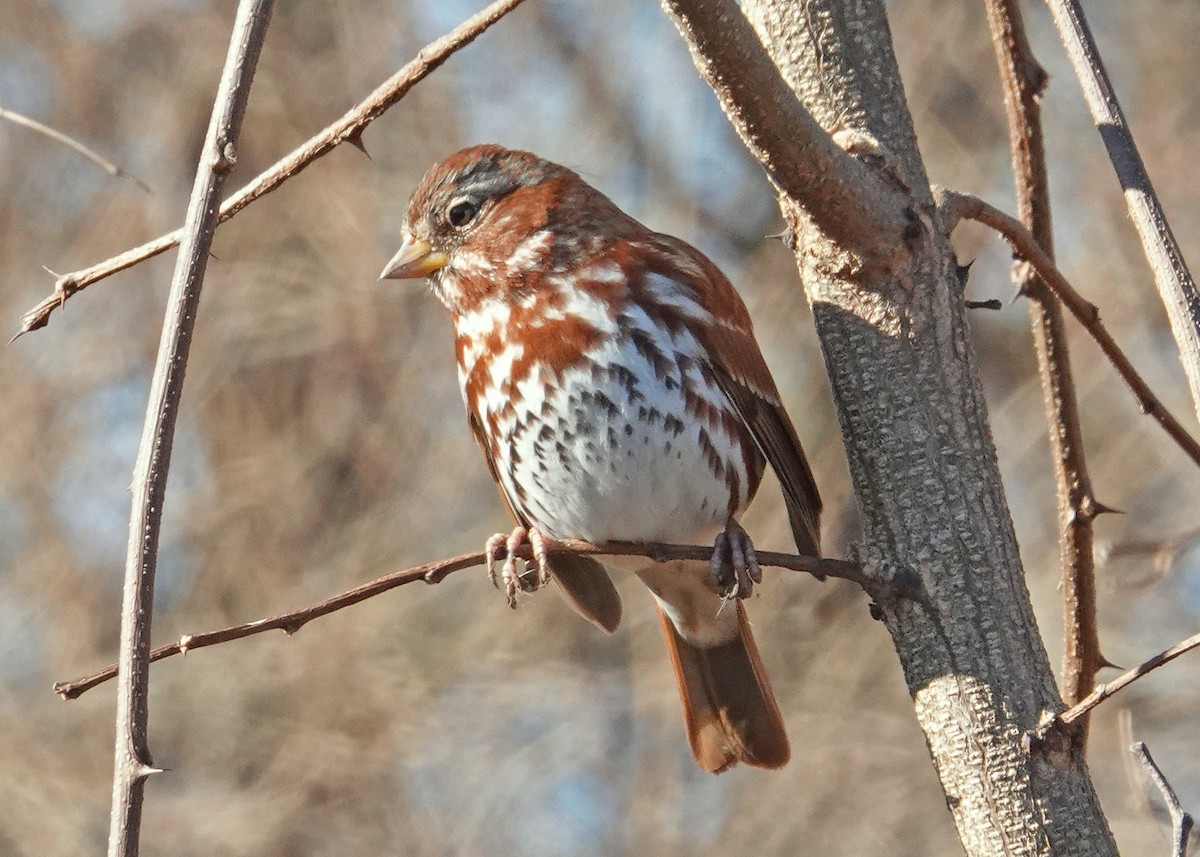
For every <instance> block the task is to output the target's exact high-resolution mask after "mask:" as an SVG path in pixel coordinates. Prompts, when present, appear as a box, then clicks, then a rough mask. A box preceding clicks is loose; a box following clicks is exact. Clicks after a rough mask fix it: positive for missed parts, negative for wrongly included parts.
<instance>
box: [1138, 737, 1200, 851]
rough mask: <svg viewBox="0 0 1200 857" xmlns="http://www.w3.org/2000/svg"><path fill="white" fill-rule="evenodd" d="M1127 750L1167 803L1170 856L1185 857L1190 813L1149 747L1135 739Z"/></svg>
mask: <svg viewBox="0 0 1200 857" xmlns="http://www.w3.org/2000/svg"><path fill="white" fill-rule="evenodd" d="M1129 752H1131V753H1133V754H1134V755H1135V756H1137V757H1138V761H1140V762H1141V763H1142V767H1143V768H1144V769H1145V771H1146V774H1147V775H1148V776H1149V777H1150V780H1151V782H1153V783H1154V785H1155V787H1156V788H1157V789H1158V793H1159V794H1160V795H1162V799H1163V803H1165V804H1166V805H1167V812H1169V813H1170V814H1171V840H1172V850H1171V857H1187V850H1188V839H1189V838H1190V837H1191V833H1192V825H1193V824H1194V823H1195V822H1194V821H1193V819H1192V816H1191V814H1190V813H1187V812H1184V809H1183V806H1182V805H1181V804H1180V803H1179V796H1178V795H1176V794H1175V789H1173V788H1171V784H1170V783H1169V782H1167V778H1166V776H1165V775H1164V774H1163V772H1162V770H1161V769H1160V768H1159V767H1158V765H1157V764H1155V762H1154V757H1153V756H1151V755H1150V748H1148V747H1147V746H1146V745H1145V744H1144V743H1143V742H1141V741H1136V742H1134V744H1133V745H1132V746H1131V747H1130V748H1129Z"/></svg>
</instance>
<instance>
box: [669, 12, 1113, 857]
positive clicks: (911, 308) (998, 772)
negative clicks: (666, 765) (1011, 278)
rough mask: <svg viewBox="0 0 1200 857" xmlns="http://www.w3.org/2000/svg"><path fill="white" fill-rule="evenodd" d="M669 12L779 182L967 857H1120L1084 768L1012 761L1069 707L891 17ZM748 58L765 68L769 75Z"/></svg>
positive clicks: (875, 547) (929, 736) (897, 634)
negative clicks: (834, 145) (1059, 685)
mask: <svg viewBox="0 0 1200 857" xmlns="http://www.w3.org/2000/svg"><path fill="white" fill-rule="evenodd" d="M663 1H664V5H665V6H666V8H667V9H668V11H669V12H670V13H671V14H672V15H674V16H675V17H676V21H677V24H678V25H679V28H680V30H681V32H682V34H683V35H684V37H685V38H686V39H688V41H689V43H690V46H691V49H692V52H693V58H694V59H695V62H696V65H697V68H698V69H699V71H700V72H701V74H702V75H703V76H704V77H705V79H707V80H708V81H709V82H710V83H711V84H712V85H713V87H714V89H716V91H717V94H718V96H719V97H720V98H721V100H722V103H723V105H724V106H725V109H726V112H727V114H728V115H729V117H730V119H731V121H732V122H733V124H734V126H735V127H736V128H737V129H738V130H739V132H740V133H741V134H742V136H743V139H744V140H745V141H746V142H747V144H748V145H749V146H750V148H751V151H752V152H753V153H754V154H755V155H756V156H757V157H758V158H759V160H760V161H761V162H762V163H763V164H764V165H765V166H766V167H767V169H768V170H769V171H771V172H772V175H773V177H775V180H776V185H777V188H778V190H779V203H780V208H781V210H782V213H783V216H784V219H785V221H786V222H787V223H788V225H789V227H790V229H791V232H792V235H793V236H794V241H793V242H792V248H793V250H794V253H795V258H796V263H797V267H798V269H799V273H800V282H801V283H802V284H803V287H804V289H805V291H806V293H807V295H808V298H809V301H810V303H811V304H812V308H813V318H814V322H815V324H816V328H817V334H818V337H819V338H820V342H821V348H822V350H823V352H824V356H825V365H826V368H827V370H828V372H829V378H830V385H831V388H832V391H833V398H834V404H835V406H836V409H837V412H838V418H839V421H840V423H841V428H842V435H843V439H844V440H845V447H846V454H847V460H848V462H849V465H850V472H851V476H852V478H853V481H854V488H855V496H856V498H857V501H858V506H859V508H860V509H861V511H862V517H863V538H862V541H861V543H860V544H859V546H858V558H859V559H860V560H861V564H862V567H863V571H864V573H865V574H866V575H867V576H868V577H871V578H874V579H876V580H896V579H898V578H910V579H912V580H913V581H914V583H913V585H914V587H917V588H920V589H922V590H923V592H922V594H923V598H921V599H895V600H893V601H888V602H884V603H882V604H880V610H879V613H880V615H881V616H882V618H883V620H884V622H885V623H886V625H887V628H888V631H889V633H890V634H891V636H892V641H893V644H894V646H895V648H896V652H897V654H898V655H899V658H900V662H901V665H902V666H903V669H904V674H905V680H906V682H907V684H908V687H909V690H910V692H911V693H912V695H913V699H914V706H915V714H916V717H917V720H918V723H919V724H920V726H921V729H922V731H923V732H924V734H925V738H926V742H927V744H928V747H929V751H930V754H931V756H932V759H933V763H934V767H935V769H936V770H937V772H938V775H939V777H940V779H941V784H942V788H943V790H944V791H945V794H946V803H947V805H948V806H949V807H950V811H951V814H952V816H953V818H954V822H955V825H956V827H957V829H958V834H959V837H960V839H961V841H962V844H963V847H964V849H965V851H966V852H967V853H968V854H970V855H973V857H974V855H985V854H986V855H993V854H1005V855H1030V857H1032V855H1035V854H1047V853H1053V854H1056V855H1068V854H1070V855H1076V854H1077V855H1084V854H1086V855H1110V854H1115V853H1116V845H1115V842H1114V841H1113V838H1112V834H1111V831H1109V829H1108V825H1107V822H1106V820H1105V818H1104V815H1103V812H1102V810H1101V807H1100V804H1099V801H1098V799H1097V798H1096V794H1095V789H1094V787H1093V786H1092V783H1091V780H1090V778H1089V776H1088V773H1087V767H1086V765H1085V764H1083V763H1082V762H1078V763H1076V764H1072V765H1046V764H1043V763H1042V762H1041V760H1040V759H1037V758H1035V757H1033V756H1031V755H1030V754H1028V753H1026V752H1024V751H1023V749H1022V747H1021V743H1020V736H1021V735H1023V734H1025V733H1026V732H1027V731H1028V730H1030V729H1032V728H1034V727H1035V726H1036V725H1037V723H1038V722H1039V719H1040V717H1041V713H1042V712H1044V711H1049V710H1058V708H1059V707H1061V704H1062V703H1061V699H1060V698H1059V696H1058V693H1057V689H1056V688H1055V686H1054V681H1053V675H1052V673H1051V670H1050V665H1049V660H1048V658H1047V656H1046V651H1045V647H1044V645H1043V643H1042V640H1041V638H1040V636H1039V635H1038V632H1037V626H1036V622H1035V620H1034V617H1033V610H1032V607H1031V605H1030V603H1029V598H1028V593H1027V590H1026V587H1025V585H1024V580H1023V570H1022V568H1021V562H1020V557H1019V554H1018V552H1017V547H1016V538H1015V534H1014V533H1013V528H1012V519H1011V516H1010V515H1009V514H1008V509H1007V504H1006V501H1005V498H1004V492H1003V486H1002V484H1001V480H1000V475H999V470H998V467H997V464H996V454H995V447H994V443H993V441H992V439H991V436H990V434H989V432H988V428H987V414H986V404H985V402H984V399H983V393H982V390H981V385H980V381H979V377H978V372H977V369H976V367H975V358H974V355H973V353H972V350H971V346H970V342H969V337H968V330H967V322H966V318H965V306H964V304H963V301H962V298H961V289H960V287H959V282H958V266H957V262H956V260H955V258H954V253H953V248H952V246H951V244H950V241H949V235H948V232H947V231H946V230H945V228H944V227H943V225H942V223H941V222H940V221H939V218H938V212H937V209H936V206H935V203H934V199H933V194H932V190H931V188H930V186H929V180H928V177H927V175H926V173H925V167H924V164H923V162H922V161H921V156H920V152H919V150H918V148H917V145H916V135H915V132H914V130H913V126H912V117H911V115H910V113H909V111H908V107H907V104H906V100H905V95H904V91H903V86H902V83H901V81H900V75H899V71H898V69H897V66H896V59H895V55H894V52H893V49H892V44H891V40H890V28H889V26H888V21H887V11H886V6H885V3H884V2H883V0H859V2H856V3H845V2H841V0H744V2H742V3H741V4H740V7H739V4H737V3H734V2H732V0H723V2H722V1H721V0H663ZM743 12H744V15H745V18H746V19H748V21H749V22H750V24H751V25H752V27H753V29H754V31H755V32H756V33H757V36H758V40H759V41H758V43H757V44H755V43H754V41H753V40H752V39H750V38H747V36H746V33H747V28H746V21H745V20H743V18H742V15H743ZM759 45H761V46H763V47H765V48H766V51H767V53H768V54H769V57H770V61H771V63H772V64H773V65H774V66H775V68H776V69H777V70H778V71H777V72H775V71H770V73H769V75H768V74H767V72H765V71H763V70H762V69H761V66H762V65H763V64H764V63H763V60H762V57H761V55H760V54H761V51H760V48H759ZM780 78H782V80H783V81H785V82H786V86H787V88H788V89H790V91H791V95H790V97H789V96H788V95H787V93H786V91H783V90H782V87H780V86H779V83H778V81H779V79H780ZM764 92H769V93H770V99H769V100H767V99H765V98H764V97H763V95H762V93H764ZM797 105H800V106H797ZM764 108H766V109H764ZM814 124H815V125H817V126H819V128H820V129H821V131H823V132H824V134H823V135H822V134H821V133H819V132H816V131H814V129H813V127H812V126H813V125H814ZM826 135H827V136H828V137H836V139H837V140H838V141H840V142H843V143H844V144H845V146H846V148H847V149H850V150H852V151H853V152H854V153H855V155H856V156H859V157H861V160H859V161H858V167H859V169H860V170H861V171H866V172H873V174H874V181H873V182H870V183H868V182H858V181H842V182H834V181H821V179H822V178H823V177H824V176H825V175H827V174H828V173H829V172H830V171H829V170H828V169H825V165H826V164H827V163H828V162H829V160H830V159H827V158H826V157H825V156H824V155H823V153H822V146H823V145H826V139H825V138H826ZM784 158H791V159H792V160H795V161H800V162H801V163H802V164H803V163H805V162H808V166H807V167H805V168H804V169H805V170H806V172H807V175H808V176H809V180H807V181H802V182H797V183H792V184H788V183H785V182H782V181H780V180H779V178H778V175H777V174H778V173H780V172H781V171H780V170H779V169H778V165H779V164H780V163H782V162H783V159H784ZM802 174H804V173H802ZM843 175H844V174H843ZM871 185H876V186H886V187H888V188H889V190H890V193H888V194H886V195H885V196H884V197H883V201H884V203H885V204H886V205H887V209H885V210H884V214H885V215H886V216H887V218H888V220H887V223H888V225H889V227H890V228H889V229H887V230H879V231H877V232H876V233H874V234H872V235H869V236H864V235H855V234H854V230H853V229H852V228H847V223H848V221H849V222H854V221H853V219H852V218H846V217H844V216H843V212H845V211H847V210H849V211H853V210H854V209H855V207H856V206H863V207H870V206H874V205H877V200H876V199H875V198H872V197H871V196H868V195H866V194H865V193H864V190H865V189H867V188H869V187H870V186H871ZM847 194H850V195H853V199H848V198H847V196H846V195H847ZM857 222H858V223H862V224H864V225H865V224H869V223H871V219H870V218H868V217H864V218H860V219H858V221H857ZM901 223H903V225H902V226H900V224H901ZM897 226H899V229H897V228H896V227H897ZM872 241H874V242H875V243H874V244H872ZM864 244H865V246H866V249H867V250H868V252H867V253H864V252H863V251H864ZM881 245H883V246H881ZM888 245H890V246H888ZM875 260H883V261H884V264H877V263H873V262H874V261H875ZM984 617H986V619H985V618H984Z"/></svg>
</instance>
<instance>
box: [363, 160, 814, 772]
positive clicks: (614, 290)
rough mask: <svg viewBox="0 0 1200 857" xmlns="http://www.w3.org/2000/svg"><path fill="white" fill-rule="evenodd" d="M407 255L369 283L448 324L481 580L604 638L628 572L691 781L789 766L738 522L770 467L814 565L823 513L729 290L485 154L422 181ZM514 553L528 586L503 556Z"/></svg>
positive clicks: (530, 169) (567, 186) (536, 173)
mask: <svg viewBox="0 0 1200 857" xmlns="http://www.w3.org/2000/svg"><path fill="white" fill-rule="evenodd" d="M400 237H401V243H400V247H399V250H398V251H397V252H396V254H395V255H394V256H393V257H392V258H391V260H390V261H389V262H388V263H387V265H386V267H385V268H384V269H383V272H382V274H381V275H380V279H381V280H384V279H416V278H424V279H425V280H426V281H427V283H428V285H429V288H430V289H431V291H432V293H433V294H434V295H435V296H436V297H437V299H438V300H439V301H440V302H441V303H442V304H444V305H445V307H446V309H447V310H449V312H450V315H451V317H452V319H453V325H454V345H455V354H456V358H457V363H458V380H459V384H460V388H461V392H462V395H463V401H464V403H465V405H466V411H467V421H468V423H469V425H470V428H471V431H472V433H473V434H474V436H475V438H476V440H477V441H478V442H479V445H480V447H481V448H482V450H483V454H484V458H485V460H486V462H487V466H488V469H489V470H490V472H491V475H492V477H493V479H494V480H495V481H496V483H497V484H498V486H499V489H500V493H501V496H502V497H503V499H504V501H505V504H506V505H507V507H508V510H509V512H510V513H511V515H512V517H513V519H514V520H515V522H516V526H515V528H514V529H513V530H512V531H511V532H509V533H498V534H496V535H494V536H492V537H491V538H490V539H488V540H487V556H488V574H489V577H491V579H492V582H493V583H494V584H496V585H498V586H503V587H504V589H505V591H506V593H507V595H508V598H509V603H510V605H512V606H515V604H516V594H517V592H518V591H520V590H531V589H534V588H537V587H538V586H540V585H543V584H545V583H547V582H549V581H551V580H553V581H554V582H555V583H556V584H557V587H556V588H557V589H558V590H559V591H560V592H561V593H562V594H563V595H564V597H565V598H566V600H567V601H568V602H569V603H570V604H571V605H572V606H573V607H574V608H575V609H576V610H577V611H578V612H579V613H580V614H581V615H583V617H584V618H586V619H588V620H590V621H591V622H593V623H594V624H595V625H597V626H599V627H600V628H603V629H604V630H606V631H608V632H610V633H611V632H613V631H615V630H616V628H617V625H618V623H619V622H620V619H621V614H622V603H621V598H620V596H619V594H618V593H617V590H616V588H615V586H614V585H613V583H612V579H611V577H610V574H609V568H610V567H614V566H615V567H617V568H619V569H624V568H628V569H630V570H632V571H635V572H636V573H637V575H638V576H639V577H640V578H641V580H642V581H643V582H644V583H645V584H646V586H647V587H648V588H649V589H650V592H651V594H652V595H653V597H654V599H655V601H656V602H657V607H658V612H659V617H660V621H661V625H662V629H663V633H664V637H665V639H666V644H667V649H668V651H669V653H670V657H671V662H672V664H673V666H674V671H675V676H676V679H677V682H678V686H679V693H680V698H681V701H682V705H683V715H684V725H685V728H686V731H687V737H688V741H689V744H690V746H691V749H692V752H693V754H694V756H695V758H696V761H697V763H698V764H699V766H700V767H701V768H703V769H704V770H706V771H710V772H713V773H720V772H722V771H725V770H727V769H729V768H730V767H732V766H734V765H736V764H738V763H744V764H746V765H749V766H753V767H759V768H779V767H782V766H783V765H784V764H786V763H787V761H788V758H789V756H790V752H791V751H790V745H789V743H788V738H787V732H786V730H785V727H784V724H783V720H782V717H781V715H780V712H779V707H778V705H777V703H776V701H775V697H774V693H773V691H772V688H771V684H770V682H769V681H768V678H767V675H766V673H765V671H764V669H763V664H762V659H761V657H760V655H759V653H758V649H757V647H756V645H755V642H754V637H753V635H752V633H751V629H750V625H749V622H748V620H747V615H746V610H745V607H744V600H745V598H746V597H747V596H749V595H750V594H751V592H752V590H753V586H754V584H756V583H760V582H761V580H762V573H761V570H760V569H759V566H758V561H757V558H756V555H755V552H754V546H753V543H752V541H751V539H750V537H749V536H748V534H747V533H746V532H745V530H744V529H742V527H741V525H740V524H739V523H738V519H739V518H740V517H741V515H742V513H743V512H744V511H745V509H746V507H747V506H748V505H749V503H750V501H751V500H752V499H753V498H754V495H755V493H756V491H757V489H758V486H759V482H760V480H761V478H762V475H763V472H764V470H765V467H766V465H767V464H770V466H771V467H772V469H773V470H774V472H775V474H776V476H777V477H778V479H779V483H780V485H781V487H782V491H783V497H784V501H785V505H786V508H787V512H788V517H789V520H790V523H791V529H792V535H793V537H794V540H795V543H796V549H797V551H798V552H799V553H801V554H808V555H813V556H816V555H819V545H820V535H819V530H820V525H819V521H820V512H821V500H820V496H819V494H818V491H817V485H816V482H815V481H814V478H813V474H812V470H811V468H810V466H809V463H808V461H807V459H806V458H805V455H804V452H803V450H802V448H801V446H800V441H799V439H798V438H797V435H796V430H795V428H794V427H793V424H792V422H791V419H790V418H789V417H788V414H787V412H786V411H785V410H784V407H783V404H782V403H781V400H780V395H779V391H778V389H777V387H776V385H775V382H774V380H773V379H772V377H771V373H770V370H769V369H768V367H767V364H766V361H765V359H764V358H763V355H762V352H761V350H760V349H759V346H758V343H757V341H756V340H755V337H754V331H753V327H752V324H751V319H750V315H749V313H748V311H747V310H746V307H745V304H744V303H743V302H742V300H741V298H740V297H739V296H738V294H737V292H736V291H735V290H734V287H733V285H732V284H731V283H730V281H729V280H728V279H727V278H726V277H725V275H724V274H722V273H721V271H720V270H719V269H718V267H717V266H716V265H715V264H714V263H713V262H711V261H710V260H709V259H708V258H707V257H705V256H704V255H703V254H702V253H701V252H700V251H699V250H697V249H695V248H694V247H692V246H690V245H689V244H687V243H685V242H684V241H682V240H679V239H677V238H674V237H671V236H668V235H664V234H660V233H656V232H654V231H652V230H651V229H649V228H648V227H646V226H644V225H643V224H641V223H640V222H638V221H637V220H636V219H634V218H633V217H631V216H630V215H628V214H626V213H625V212H624V211H622V210H621V209H620V208H619V207H618V206H617V205H616V204H615V203H613V202H612V201H611V200H610V199H609V198H608V197H607V196H605V195H604V194H603V193H601V192H600V191H599V190H597V189H595V188H594V187H592V186H591V185H590V184H588V183H587V182H586V181H584V179H582V178H581V177H580V176H579V175H578V174H577V173H576V172H574V171H572V170H571V169H569V168H567V167H563V166H560V165H558V164H555V163H552V162H550V161H547V160H544V159H542V158H540V157H538V156H537V155H535V154H532V153H530V152H525V151H518V150H512V149H508V148H505V147H502V146H498V145H490V144H489V145H477V146H472V147H469V148H466V149H463V150H461V151H459V152H456V153H455V154H453V155H450V156H449V157H448V158H446V159H445V160H443V161H441V162H440V163H438V164H436V165H434V166H433V167H432V168H430V170H429V171H428V172H427V173H426V174H425V176H424V178H423V179H422V180H421V181H420V183H419V184H418V185H417V187H416V189H415V190H414V191H413V193H412V196H411V198H410V200H409V203H408V207H407V210H406V212H405V215H404V222H403V227H402V229H401V236H400ZM565 539H583V540H587V541H591V542H597V543H601V542H613V541H620V542H635V543H685V544H710V543H711V544H713V555H712V560H711V561H710V562H703V561H699V562H697V561H693V560H675V561H669V562H653V561H650V560H647V559H645V558H641V559H640V560H629V559H622V560H620V561H618V560H613V559H612V558H606V561H607V564H602V563H601V562H600V561H598V560H597V559H595V558H593V557H590V556H584V555H580V554H575V553H570V552H568V551H565V550H560V551H556V550H555V549H554V545H555V543H556V542H558V541H561V540H565ZM526 542H528V543H529V545H530V547H531V555H532V557H533V560H534V566H535V568H531V569H528V570H527V569H526V566H525V563H524V561H521V560H518V559H517V558H516V556H515V555H514V554H515V551H516V549H517V548H518V547H520V546H522V545H523V544H525V543H526ZM501 548H504V549H505V551H506V559H505V560H504V563H503V567H502V569H501V570H500V571H499V572H497V571H496V564H497V562H498V557H499V552H500V549H501ZM535 572H536V573H535Z"/></svg>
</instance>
